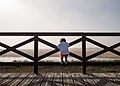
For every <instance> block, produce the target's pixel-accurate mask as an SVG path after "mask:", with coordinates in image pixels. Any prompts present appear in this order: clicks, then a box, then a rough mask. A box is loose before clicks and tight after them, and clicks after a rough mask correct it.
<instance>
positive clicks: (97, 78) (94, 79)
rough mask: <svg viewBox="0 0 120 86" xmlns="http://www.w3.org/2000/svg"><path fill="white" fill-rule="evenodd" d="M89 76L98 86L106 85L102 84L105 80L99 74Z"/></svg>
mask: <svg viewBox="0 0 120 86" xmlns="http://www.w3.org/2000/svg"><path fill="white" fill-rule="evenodd" d="M96 75H97V76H96ZM89 76H90V78H91V79H93V81H94V82H95V83H96V85H97V86H104V85H105V84H104V83H102V81H101V80H103V78H102V77H100V76H99V73H92V74H89Z"/></svg>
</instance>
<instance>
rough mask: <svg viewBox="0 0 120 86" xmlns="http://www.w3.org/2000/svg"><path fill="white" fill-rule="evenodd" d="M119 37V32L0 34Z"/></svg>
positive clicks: (13, 34)
mask: <svg viewBox="0 0 120 86" xmlns="http://www.w3.org/2000/svg"><path fill="white" fill-rule="evenodd" d="M83 35H86V36H120V32H112V33H111V32H99V33H98V32H94V33H92V32H91V33H90V32H89V33H87V32H86V33H85V32H0V36H83Z"/></svg>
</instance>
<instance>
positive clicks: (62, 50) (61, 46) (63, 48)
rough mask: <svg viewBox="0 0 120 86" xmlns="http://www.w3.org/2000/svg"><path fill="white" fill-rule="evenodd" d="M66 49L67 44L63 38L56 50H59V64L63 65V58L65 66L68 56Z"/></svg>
mask: <svg viewBox="0 0 120 86" xmlns="http://www.w3.org/2000/svg"><path fill="white" fill-rule="evenodd" d="M68 47H69V43H67V42H66V39H65V38H62V39H61V40H60V44H59V45H58V49H59V50H60V53H61V64H63V63H64V61H63V57H65V64H67V57H68V55H69V50H68Z"/></svg>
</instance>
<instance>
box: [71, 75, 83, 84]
mask: <svg viewBox="0 0 120 86" xmlns="http://www.w3.org/2000/svg"><path fill="white" fill-rule="evenodd" d="M71 75H72V78H73V82H74V85H75V86H85V82H84V81H83V79H82V78H81V77H80V75H79V73H71Z"/></svg>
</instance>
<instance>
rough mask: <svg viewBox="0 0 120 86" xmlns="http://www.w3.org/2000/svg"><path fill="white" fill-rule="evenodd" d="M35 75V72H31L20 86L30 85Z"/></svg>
mask: <svg viewBox="0 0 120 86" xmlns="http://www.w3.org/2000/svg"><path fill="white" fill-rule="evenodd" d="M35 76H36V75H35V74H29V75H28V76H27V77H26V78H25V79H24V80H23V81H22V82H21V83H20V84H19V85H18V86H29V85H30V83H31V82H32V81H33V79H34V77H35Z"/></svg>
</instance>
